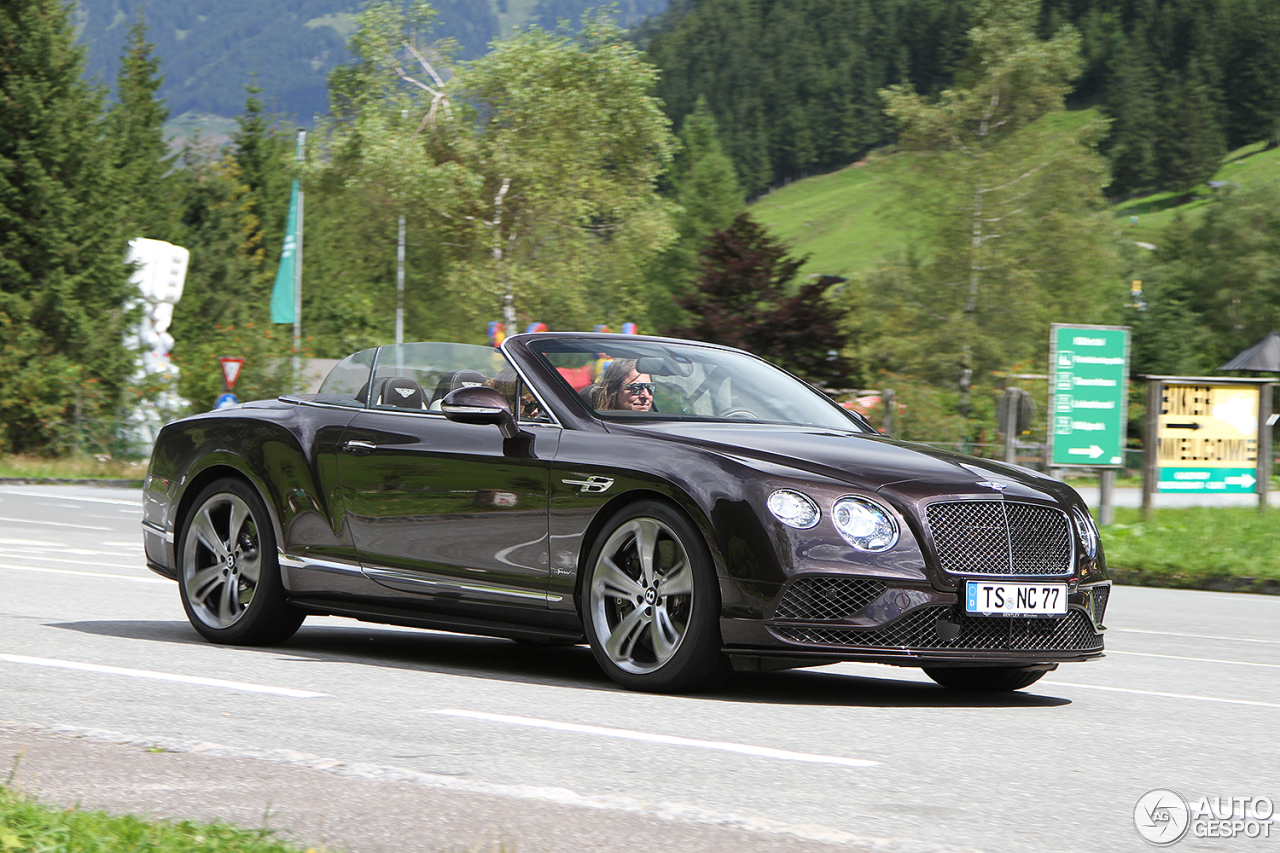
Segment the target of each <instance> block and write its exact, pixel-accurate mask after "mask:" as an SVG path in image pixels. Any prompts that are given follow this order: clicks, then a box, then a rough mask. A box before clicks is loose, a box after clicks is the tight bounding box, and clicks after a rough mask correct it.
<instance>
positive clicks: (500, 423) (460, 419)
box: [440, 385, 520, 438]
mask: <svg viewBox="0 0 1280 853" xmlns="http://www.w3.org/2000/svg"><path fill="white" fill-rule="evenodd" d="M440 411H441V412H443V413H444V416H445V417H446V418H448V419H449V420H451V421H454V422H456V423H460V424H492V425H494V426H496V427H498V429H499V430H501V432H502V437H503V438H515V437H516V436H517V435H519V434H520V427H519V426H517V425H516V419H515V415H513V414H512V413H511V407H510V405H508V404H507V401H506V398H504V397H503V396H502V395H501V394H499V393H498V392H497V391H495V390H494V389H492V388H490V387H488V386H487V385H476V386H472V387H469V388H455V389H454V390H453V391H450V392H449V393H448V394H446V395H445V396H444V399H443V400H441V401H440Z"/></svg>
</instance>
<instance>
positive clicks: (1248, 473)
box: [1157, 467, 1258, 495]
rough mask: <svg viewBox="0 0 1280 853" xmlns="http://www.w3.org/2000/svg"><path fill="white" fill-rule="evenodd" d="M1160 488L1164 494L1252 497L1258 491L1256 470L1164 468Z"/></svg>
mask: <svg viewBox="0 0 1280 853" xmlns="http://www.w3.org/2000/svg"><path fill="white" fill-rule="evenodd" d="M1157 482H1158V488H1159V489H1160V491H1162V492H1213V493H1214V494H1236V495H1251V494H1253V493H1254V492H1256V491H1257V488H1256V483H1257V482H1258V471H1257V469H1256V468H1164V467H1162V468H1161V469H1160V479H1159V480H1158V481H1157Z"/></svg>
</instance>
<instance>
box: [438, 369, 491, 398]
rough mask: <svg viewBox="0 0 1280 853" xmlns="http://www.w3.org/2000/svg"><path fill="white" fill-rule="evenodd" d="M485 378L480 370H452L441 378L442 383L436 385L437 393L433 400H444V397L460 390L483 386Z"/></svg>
mask: <svg viewBox="0 0 1280 853" xmlns="http://www.w3.org/2000/svg"><path fill="white" fill-rule="evenodd" d="M484 382H485V376H484V374H483V373H481V372H480V371H478V370H467V369H465V368H463V369H459V370H450V371H449V372H448V373H446V374H445V375H444V376H441V377H440V381H439V382H438V383H436V393H435V394H433V395H432V397H431V399H432V400H442V399H444V395H445V394H448V393H449V392H450V391H453V390H456V389H458V388H470V387H472V386H475V385H483V384H484Z"/></svg>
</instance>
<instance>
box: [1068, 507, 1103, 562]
mask: <svg viewBox="0 0 1280 853" xmlns="http://www.w3.org/2000/svg"><path fill="white" fill-rule="evenodd" d="M1071 520H1072V521H1074V522H1075V524H1076V533H1078V534H1079V535H1080V544H1081V545H1083V546H1084V555H1085V556H1086V557H1088V558H1089V559H1090V560H1092V559H1094V558H1096V557H1097V556H1098V528H1097V526H1096V525H1095V524H1094V523H1093V516H1091V515H1089V513H1088V512H1086V511H1084V510H1082V509H1080V507H1076V508H1075V509H1073V510H1071Z"/></svg>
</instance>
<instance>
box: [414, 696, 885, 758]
mask: <svg viewBox="0 0 1280 853" xmlns="http://www.w3.org/2000/svg"><path fill="white" fill-rule="evenodd" d="M432 713H434V714H443V715H444V716H447V717H466V718H468V719H472V720H484V721H486V722H490V723H506V724H508V725H513V726H528V727H530V728H537V729H552V730H553V731H559V732H573V733H574V734H583V735H596V736H598V737H611V738H618V739H620V740H638V741H642V742H644V743H661V744H665V745H667V746H684V747H693V748H695V749H714V750H718V751H720V752H735V753H738V754H740V755H752V756H756V757H758V758H777V759H780V760H783V761H804V762H807V763H809V764H836V765H839V766H841V767H876V766H878V765H879V764H880V762H879V761H870V760H868V759H865V758H844V757H842V756H838V755H814V754H812V753H808V752H790V751H788V750H785V749H774V748H773V747H769V746H752V745H750V744H745V743H726V742H724V741H718V740H695V739H693V738H685V737H675V736H673V735H655V734H650V733H648V732H634V731H630V730H629V729H611V728H605V727H603V726H582V725H578V724H576V723H561V722H557V721H555V720H539V719H535V718H533V717H513V716H509V715H507V714H487V713H485V712H483V711H460V710H457V709H453V708H449V709H445V710H440V711H433V712H432Z"/></svg>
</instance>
